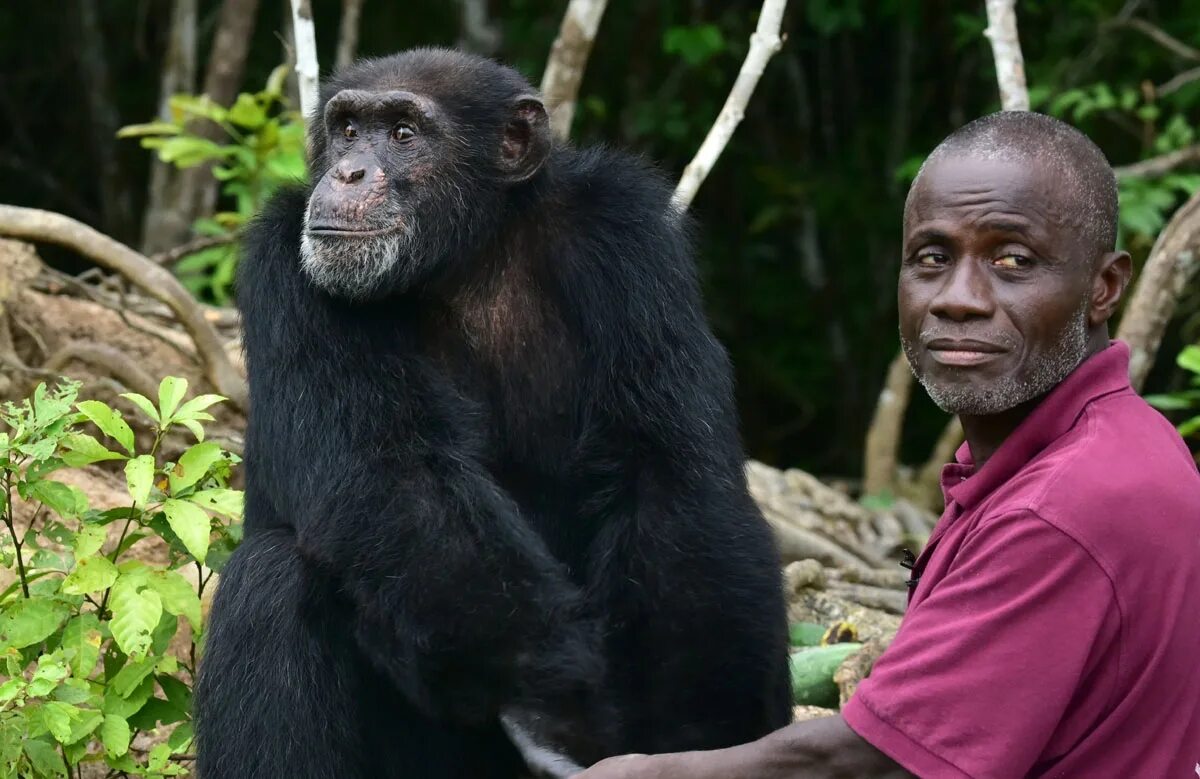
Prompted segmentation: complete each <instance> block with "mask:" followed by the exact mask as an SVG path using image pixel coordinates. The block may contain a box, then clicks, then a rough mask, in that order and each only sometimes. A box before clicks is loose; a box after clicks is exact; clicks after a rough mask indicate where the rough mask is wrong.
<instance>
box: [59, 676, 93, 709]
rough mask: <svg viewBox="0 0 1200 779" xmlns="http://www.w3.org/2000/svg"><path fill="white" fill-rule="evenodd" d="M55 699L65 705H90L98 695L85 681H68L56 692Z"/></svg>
mask: <svg viewBox="0 0 1200 779" xmlns="http://www.w3.org/2000/svg"><path fill="white" fill-rule="evenodd" d="M54 699H55V700H58V701H62V702H63V703H74V704H80V703H88V702H91V701H94V700H95V699H96V694H95V693H93V692H92V689H91V687H90V686H89V685H88V683H87V681H86V680H84V679H67V680H65V681H64V682H63V683H62V684H60V685H59V686H58V687H57V688H56V689H55V690H54Z"/></svg>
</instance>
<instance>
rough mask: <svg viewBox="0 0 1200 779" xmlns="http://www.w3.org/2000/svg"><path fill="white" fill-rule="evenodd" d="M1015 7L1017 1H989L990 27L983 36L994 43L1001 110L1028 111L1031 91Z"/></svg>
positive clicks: (993, 50) (993, 52)
mask: <svg viewBox="0 0 1200 779" xmlns="http://www.w3.org/2000/svg"><path fill="white" fill-rule="evenodd" d="M1015 4H1016V3H1015V0H987V17H988V26H987V29H986V30H984V31H983V34H984V35H985V36H987V39H988V40H989V41H991V43H992V56H993V57H994V58H995V60H996V81H998V82H999V84H1000V107H1001V108H1002V109H1003V110H1005V111H1028V110H1029V90H1028V89H1026V88H1025V58H1024V57H1023V56H1022V55H1021V40H1020V38H1018V37H1017V12H1016V10H1015V9H1014V6H1015Z"/></svg>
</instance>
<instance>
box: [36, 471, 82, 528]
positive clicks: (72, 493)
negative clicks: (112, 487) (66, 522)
mask: <svg viewBox="0 0 1200 779" xmlns="http://www.w3.org/2000/svg"><path fill="white" fill-rule="evenodd" d="M29 495H30V497H32V498H34V499H35V500H39V501H41V502H42V503H45V504H46V505H47V506H49V507H50V508H51V509H52V510H53V511H54V513H56V514H58V515H59V516H60V517H62V518H63V519H71V518H74V517H78V516H79V515H80V514H82V513H83V512H85V511H87V497H86V496H85V495H84V494H83V492H81V491H80V489H79V488H78V487H71V486H69V485H66V484H63V483H62V482H58V481H51V480H49V479H47V480H45V481H38V482H34V483H33V486H32V487H30V489H29Z"/></svg>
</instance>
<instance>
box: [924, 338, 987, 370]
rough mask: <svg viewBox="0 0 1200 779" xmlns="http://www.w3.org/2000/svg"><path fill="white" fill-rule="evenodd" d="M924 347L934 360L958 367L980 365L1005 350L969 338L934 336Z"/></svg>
mask: <svg viewBox="0 0 1200 779" xmlns="http://www.w3.org/2000/svg"><path fill="white" fill-rule="evenodd" d="M925 348H926V349H927V350H928V351H929V356H930V357H932V358H933V360H934V361H935V362H938V363H941V364H942V365H949V366H954V367H960V368H961V367H968V366H972V365H982V364H983V363H985V362H989V361H991V360H993V359H996V358H998V357H999V356H1000V355H1002V354H1004V352H1005V351H1007V350H1006V349H1005V348H1004V347H1002V346H998V345H996V344H993V343H989V342H987V341H976V340H974V339H970V338H935V339H933V340H932V341H929V342H928V343H927V344H925Z"/></svg>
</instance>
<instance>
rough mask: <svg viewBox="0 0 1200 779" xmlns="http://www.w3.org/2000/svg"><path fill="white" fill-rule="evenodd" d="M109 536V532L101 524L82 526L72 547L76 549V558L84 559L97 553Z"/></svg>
mask: <svg viewBox="0 0 1200 779" xmlns="http://www.w3.org/2000/svg"><path fill="white" fill-rule="evenodd" d="M107 538H108V534H107V533H105V532H104V528H103V526H101V525H83V526H81V527H80V528H79V532H78V533H76V534H75V541H74V544H72V548H73V549H74V550H75V559H76V560H82V559H83V558H85V557H91V556H92V555H94V554H96V552H99V551H100V547H101V546H103V545H104V541H105V540H106V539H107Z"/></svg>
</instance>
